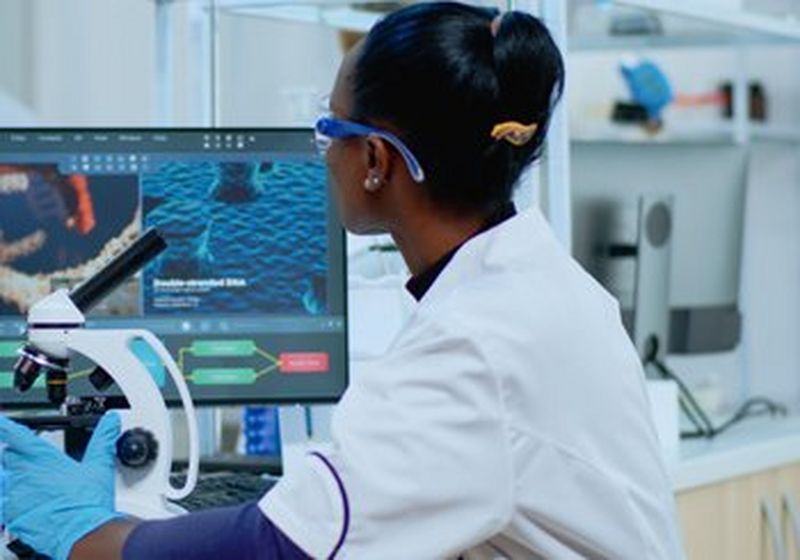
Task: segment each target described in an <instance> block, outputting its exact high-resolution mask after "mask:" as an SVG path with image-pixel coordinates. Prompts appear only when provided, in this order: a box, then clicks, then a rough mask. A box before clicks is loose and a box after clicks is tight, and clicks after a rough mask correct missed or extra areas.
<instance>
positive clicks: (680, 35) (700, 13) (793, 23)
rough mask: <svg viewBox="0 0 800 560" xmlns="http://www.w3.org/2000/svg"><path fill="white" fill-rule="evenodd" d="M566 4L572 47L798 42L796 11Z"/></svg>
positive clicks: (621, 0)
mask: <svg viewBox="0 0 800 560" xmlns="http://www.w3.org/2000/svg"><path fill="white" fill-rule="evenodd" d="M737 5H738V7H737ZM570 6H571V10H572V18H571V25H570V43H569V48H570V50H572V51H584V50H606V49H644V48H684V47H685V48H695V47H714V46H730V45H770V44H792V43H800V20H798V15H800V14H797V13H791V12H790V13H786V14H766V13H761V12H757V11H755V10H753V9H745V8H743V7H741V6H740V3H737V2H734V1H730V0H729V1H727V2H725V1H724V0H572V1H571V3H570ZM637 20H638V23H639V27H638V28H637V26H636V23H635V22H636V21H637ZM625 21H627V27H625V28H622V26H621V25H620V24H621V22H625ZM614 22H616V32H615V31H612V30H613V29H614V27H615V26H614V25H612V23H614Z"/></svg>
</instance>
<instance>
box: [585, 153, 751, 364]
mask: <svg viewBox="0 0 800 560" xmlns="http://www.w3.org/2000/svg"><path fill="white" fill-rule="evenodd" d="M572 149H573V151H572V157H573V168H572V170H573V198H574V202H573V254H574V256H575V257H576V259H577V260H578V261H579V262H580V263H581V264H582V265H583V266H584V267H585V268H586V269H587V270H588V271H589V272H590V273H591V274H593V275H594V276H595V277H596V278H597V279H598V281H599V282H600V283H601V284H603V285H604V286H605V287H606V289H608V290H609V291H610V292H611V293H612V294H614V295H615V296H616V297H617V299H618V300H619V301H620V307H621V309H622V314H623V320H624V321H625V322H626V326H627V327H628V328H629V330H630V331H631V332H633V324H632V323H633V320H632V319H633V315H634V298H635V293H636V292H635V289H636V277H637V264H638V262H637V253H636V250H632V251H613V250H610V249H611V248H613V247H625V246H628V247H633V248H634V249H635V248H636V246H637V243H638V241H637V236H638V233H639V227H638V224H639V221H640V212H639V201H640V198H641V197H642V196H647V197H670V198H671V200H672V212H671V220H670V223H671V225H670V229H671V236H670V245H671V256H670V267H669V269H670V271H669V300H668V303H669V342H668V345H667V347H666V348H665V350H666V351H668V352H671V353H701V352H720V351H725V350H730V349H732V348H734V347H735V346H736V345H737V344H738V342H739V339H740V334H741V316H740V313H739V281H740V275H741V271H740V267H741V251H742V237H743V223H744V200H745V187H746V182H747V174H748V150H747V148H746V147H743V146H739V145H736V144H733V143H724V142H720V143H697V142H686V143H677V142H675V143H670V142H651V143H638V144H637V143H616V142H575V143H573V146H572Z"/></svg>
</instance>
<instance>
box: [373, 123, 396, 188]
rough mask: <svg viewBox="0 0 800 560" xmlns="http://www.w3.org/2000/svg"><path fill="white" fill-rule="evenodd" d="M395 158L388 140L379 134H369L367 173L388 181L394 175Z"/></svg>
mask: <svg viewBox="0 0 800 560" xmlns="http://www.w3.org/2000/svg"><path fill="white" fill-rule="evenodd" d="M392 168H393V158H392V151H391V150H390V149H389V145H388V142H386V140H384V139H383V138H380V137H379V136H374V135H369V136H367V175H368V176H369V177H378V178H379V179H380V182H381V183H388V182H389V180H390V179H391V177H392Z"/></svg>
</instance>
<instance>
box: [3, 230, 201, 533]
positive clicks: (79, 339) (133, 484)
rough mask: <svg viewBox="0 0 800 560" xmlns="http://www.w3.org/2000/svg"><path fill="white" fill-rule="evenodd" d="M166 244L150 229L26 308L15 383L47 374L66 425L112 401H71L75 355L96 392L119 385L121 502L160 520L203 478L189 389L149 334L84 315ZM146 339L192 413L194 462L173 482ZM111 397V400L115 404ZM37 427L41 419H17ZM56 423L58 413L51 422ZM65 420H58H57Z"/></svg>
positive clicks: (26, 384)
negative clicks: (91, 323) (177, 484)
mask: <svg viewBox="0 0 800 560" xmlns="http://www.w3.org/2000/svg"><path fill="white" fill-rule="evenodd" d="M165 248H166V242H165V241H164V240H163V238H162V237H161V236H160V235H159V234H158V232H157V231H156V230H155V229H152V228H151V229H149V230H148V231H146V232H145V233H144V234H143V235H142V236H141V237H140V238H139V239H138V240H137V241H136V242H135V243H134V244H133V245H131V246H130V247H129V248H128V249H126V250H125V251H123V252H122V253H121V254H119V255H118V256H117V257H116V258H114V259H113V260H112V261H110V262H109V263H108V264H107V265H106V266H105V267H104V268H103V269H102V270H100V271H99V272H98V273H97V274H95V275H94V276H92V277H90V278H88V279H86V280H85V281H84V282H83V283H82V284H80V285H78V286H76V287H75V288H74V289H73V290H72V291H67V290H66V289H59V290H57V291H55V292H53V293H52V294H50V295H49V296H47V297H45V298H43V299H42V300H40V301H38V302H37V303H35V304H34V305H33V306H32V307H31V308H30V310H29V312H28V328H27V343H26V344H25V346H24V347H23V348H21V349H20V351H19V359H18V360H17V363H16V365H15V367H14V386H15V387H16V388H17V389H18V390H20V391H27V390H28V389H30V388H31V387H32V386H33V384H34V382H35V381H36V379H37V378H38V377H39V376H40V375H42V374H44V375H45V376H46V387H47V395H48V399H49V400H50V402H51V403H53V404H54V405H58V406H61V415H60V416H59V417H57V418H59V419H60V424H61V426H62V427H64V428H70V427H72V428H75V427H86V426H92V425H94V424H95V423H96V422H97V419H98V418H99V416H100V413H102V412H104V410H105V409H106V408H108V407H106V406H105V405H104V402H105V401H104V400H103V398H102V397H101V398H95V399H85V400H84V401H83V403H82V404H80V405H76V404H75V403H73V404H71V405H69V406H67V405H65V401H67V380H68V372H69V364H70V357H71V356H72V355H73V354H74V353H77V354H81V355H83V356H84V357H86V358H87V359H88V360H89V361H90V362H91V363H92V364H94V365H95V369H94V371H93V373H92V374H91V375H90V377H89V379H90V381H91V383H92V384H93V385H94V387H95V388H96V389H98V391H104V390H106V389H108V388H109V387H110V386H111V385H112V384H114V383H116V385H117V386H118V387H119V389H120V390H121V392H122V395H123V397H124V398H123V399H120V401H122V406H123V407H124V406H127V408H119V409H118V410H117V412H118V413H119V415H120V420H121V423H122V431H121V435H120V437H119V439H118V440H117V472H116V508H117V511H120V512H123V513H127V514H130V515H133V516H136V517H139V518H142V519H161V518H167V517H172V516H174V515H178V514H181V513H184V510H183V509H182V508H180V507H178V506H177V505H175V504H173V503H171V502H170V501H169V500H180V499H181V498H185V497H186V496H188V495H189V494H190V493H191V492H192V490H193V489H194V486H195V483H196V482H197V471H198V463H199V447H198V433H197V419H196V417H195V411H194V405H193V404H192V399H191V396H190V395H189V389H188V387H187V385H186V381H185V380H184V378H183V375H182V373H181V372H180V371H179V369H178V366H177V365H176V364H175V361H174V360H173V359H172V357H171V356H170V354H169V352H168V351H167V349H166V348H165V347H164V345H163V344H162V343H161V341H160V340H158V339H157V338H156V337H155V336H154V335H153V334H152V333H151V332H149V331H146V330H142V329H87V328H85V322H86V319H85V316H84V315H85V313H87V312H88V311H89V310H90V309H91V308H92V307H94V306H95V305H96V304H97V303H98V302H99V301H100V300H102V299H103V298H104V297H105V296H106V295H108V294H109V293H110V292H111V291H113V290H114V289H115V288H116V287H117V286H119V285H120V284H121V283H122V282H124V281H125V280H127V279H128V278H130V277H131V276H133V275H134V274H136V272H138V271H139V270H140V269H141V268H142V267H143V266H144V265H145V264H147V263H148V262H149V261H151V260H152V259H154V258H155V257H156V256H157V255H158V254H159V253H161V251H163V250H164V249H165ZM141 341H143V342H144V343H146V344H147V345H149V347H150V348H152V350H153V351H154V352H155V353H156V355H157V356H158V357H159V358H160V360H161V362H162V365H163V366H164V367H165V369H166V371H167V372H168V373H169V374H170V376H171V378H172V381H173V382H174V384H175V387H176V388H177V391H178V394H179V396H180V400H181V404H182V406H183V409H184V411H185V412H186V421H187V424H188V430H187V433H188V437H189V461H188V464H189V466H188V473H187V476H186V482H185V484H184V485H183V487H181V488H174V487H173V486H172V485H171V484H170V480H169V475H170V470H171V467H172V454H173V441H172V424H171V422H170V416H169V413H168V411H167V406H166V403H165V401H164V398H163V396H162V394H161V391H160V390H159V388H158V385H157V384H156V382H155V380H154V379H153V377H152V376H151V374H150V373H149V371H148V369H147V368H146V367H145V365H144V364H143V363H142V362H141V361H140V360H139V359H138V358H137V357H136V354H135V353H134V351H133V350H132V344H133V343H134V342H137V344H141ZM111 400H112V399H109V402H110V401H111ZM16 420H18V421H19V422H21V423H23V424H26V425H28V426H29V427H32V428H34V429H37V428H38V427H40V426H41V419H39V421H40V423H39V424H38V425H37V418H36V417H32V418H28V419H16ZM49 421H50V422H51V423H52V418H51V419H50V420H49ZM58 423H59V422H56V424H58Z"/></svg>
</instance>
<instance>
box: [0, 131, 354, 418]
mask: <svg viewBox="0 0 800 560" xmlns="http://www.w3.org/2000/svg"><path fill="white" fill-rule="evenodd" d="M148 227H156V228H158V230H159V232H160V233H161V235H162V236H163V237H164V239H165V240H166V241H167V243H168V245H169V249H168V250H166V251H165V252H164V253H162V254H161V255H159V256H158V257H157V258H156V259H155V260H154V261H152V262H151V263H149V264H147V265H146V266H145V267H144V268H143V270H142V272H141V274H138V275H136V276H133V277H131V278H129V279H127V280H126V281H125V282H123V283H122V285H121V286H120V287H119V288H117V289H116V290H115V291H114V293H113V294H111V295H109V297H107V298H105V299H104V300H103V301H102V302H101V303H100V304H98V305H97V306H96V307H95V308H94V309H93V310H92V311H91V312H90V313H89V314H88V316H87V318H86V321H87V323H86V324H87V327H88V328H90V329H94V328H103V329H106V328H112V329H118V328H126V329H127V328H136V329H146V330H148V331H151V332H152V333H154V334H155V335H156V336H157V337H158V338H159V339H160V340H161V341H162V342H163V343H164V346H165V347H166V349H167V350H168V351H169V352H170V354H172V355H173V356H174V357H175V360H176V364H177V366H178V369H179V370H180V371H181V373H182V374H183V376H184V378H185V379H186V381H187V383H188V385H189V387H190V389H191V393H192V397H193V399H194V400H195V403H196V404H197V405H199V406H207V405H233V404H276V403H281V404H283V403H291V404H294V403H302V404H309V403H321V402H333V401H335V400H337V399H338V398H339V396H340V395H341V394H342V392H343V391H344V389H345V387H346V385H347V326H346V307H347V304H346V297H345V290H346V276H345V258H344V232H343V230H342V228H341V226H340V224H339V221H338V217H337V214H336V210H335V207H334V205H333V204H332V202H331V200H330V196H329V193H328V187H327V172H326V168H325V164H324V162H323V161H322V160H321V159H320V158H319V156H318V154H317V152H316V149H315V147H314V144H313V132H312V131H311V130H310V129H216V128H207V129H58V130H56V129H45V130H42V129H37V130H23V129H14V130H10V129H0V230H2V237H0V407H4V408H12V407H13V408H19V407H30V406H36V407H47V406H51V405H50V403H49V401H48V400H47V398H46V396H47V395H46V393H47V389H46V387H45V384H44V383H42V382H38V383H36V384H34V385H33V387H31V389H30V390H29V391H28V392H27V393H24V394H22V393H18V392H16V391H14V390H13V388H12V384H13V383H12V380H13V373H12V371H11V369H12V365H13V363H14V360H15V357H16V352H17V350H18V348H19V347H20V346H21V345H22V339H23V333H24V330H25V321H24V315H25V313H27V312H28V310H29V309H30V307H31V305H32V304H33V303H34V302H35V301H38V300H39V299H41V298H42V297H44V296H45V295H46V294H48V293H51V292H54V291H56V290H57V289H58V288H60V287H64V288H67V289H69V288H72V287H73V286H75V285H77V284H78V283H80V282H81V281H83V280H84V279H85V278H87V277H89V276H91V275H92V274H93V273H94V272H95V271H96V269H97V268H98V267H99V264H100V263H102V262H104V259H106V260H107V258H108V257H109V256H110V255H114V254H116V252H118V251H119V247H121V246H124V245H125V244H127V243H129V242H130V241H131V240H132V239H135V238H136V237H137V236H138V235H139V234H140V233H141V231H143V230H144V229H146V228H148ZM133 351H134V353H135V354H136V356H137V357H138V358H139V360H140V361H141V362H142V363H143V364H144V365H145V366H146V367H147V369H148V371H149V372H150V373H151V375H152V377H153V379H154V380H155V382H156V384H157V385H158V387H159V389H160V390H161V392H162V393H163V394H164V396H165V398H166V399H167V403H168V405H170V406H172V405H177V404H178V403H179V400H180V399H179V394H178V391H177V388H176V387H175V384H174V383H173V382H172V381H171V379H170V376H169V375H165V372H164V369H163V367H162V366H161V364H160V362H159V359H158V356H157V355H156V354H155V353H154V352H153V351H152V350H151V349H150V348H149V346H148V345H146V344H142V343H141V342H140V341H135V342H134V344H133ZM72 365H73V367H72V371H71V373H70V379H69V382H70V393H71V394H72V395H75V396H87V397H91V396H97V395H99V394H101V393H100V392H99V391H97V389H96V388H95V387H94V386H93V384H92V383H91V382H90V380H89V375H90V374H91V372H92V369H93V368H92V366H91V364H89V363H88V361H86V360H83V359H81V358H80V357H76V358H75V360H74V361H73V364H72ZM103 394H106V395H112V396H113V395H119V392H118V391H116V390H115V389H114V388H111V389H110V390H109V391H106V393H103Z"/></svg>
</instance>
